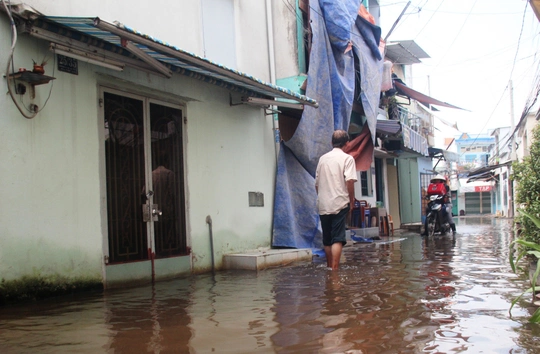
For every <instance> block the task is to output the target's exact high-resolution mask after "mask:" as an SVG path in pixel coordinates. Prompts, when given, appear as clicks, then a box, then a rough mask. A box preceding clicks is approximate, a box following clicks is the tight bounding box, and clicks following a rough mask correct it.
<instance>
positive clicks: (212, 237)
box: [206, 215, 216, 273]
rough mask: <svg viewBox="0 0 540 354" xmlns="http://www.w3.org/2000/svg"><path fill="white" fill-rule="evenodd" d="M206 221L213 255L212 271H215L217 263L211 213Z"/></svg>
mask: <svg viewBox="0 0 540 354" xmlns="http://www.w3.org/2000/svg"><path fill="white" fill-rule="evenodd" d="M206 223H207V224H208V232H209V236H210V253H211V256H212V273H214V272H215V270H216V268H215V264H214V235H213V234H212V217H211V216H210V215H207V216H206Z"/></svg>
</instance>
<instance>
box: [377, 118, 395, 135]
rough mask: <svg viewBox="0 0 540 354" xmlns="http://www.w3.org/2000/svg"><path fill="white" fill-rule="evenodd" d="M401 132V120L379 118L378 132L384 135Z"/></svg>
mask: <svg viewBox="0 0 540 354" xmlns="http://www.w3.org/2000/svg"><path fill="white" fill-rule="evenodd" d="M400 132H401V122H400V121H399V120H390V119H377V133H378V134H383V135H397V134H398V133H400Z"/></svg>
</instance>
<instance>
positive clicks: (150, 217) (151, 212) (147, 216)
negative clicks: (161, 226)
mask: <svg viewBox="0 0 540 354" xmlns="http://www.w3.org/2000/svg"><path fill="white" fill-rule="evenodd" d="M142 212H143V221H144V222H150V221H159V217H160V216H161V215H162V214H163V212H162V211H161V210H159V209H158V205H157V204H150V203H148V202H146V203H145V204H143V205H142Z"/></svg>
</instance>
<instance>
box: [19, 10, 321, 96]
mask: <svg viewBox="0 0 540 354" xmlns="http://www.w3.org/2000/svg"><path fill="white" fill-rule="evenodd" d="M27 31H29V32H30V34H32V35H34V36H36V37H38V38H41V39H45V40H48V41H50V42H52V43H56V44H60V45H63V46H69V47H73V48H74V50H85V51H87V52H89V53H90V54H96V55H97V54H99V55H102V56H103V57H104V58H113V59H114V60H118V59H121V60H124V63H125V65H127V66H132V67H136V68H139V69H143V70H144V69H145V70H147V71H152V72H155V73H157V74H161V75H162V76H166V77H170V76H171V75H172V73H181V74H183V75H187V76H190V77H193V78H196V79H199V80H203V81H205V82H208V83H211V84H215V85H218V86H220V87H224V88H226V89H229V90H231V91H236V92H240V93H245V94H248V95H251V96H256V97H266V98H271V99H284V100H289V102H290V101H291V100H292V101H293V102H297V103H299V104H305V105H309V106H313V107H317V106H318V104H317V101H316V100H314V99H311V98H309V97H307V96H304V95H300V94H298V93H296V92H293V91H291V90H289V89H286V88H283V87H279V86H276V85H274V84H271V83H267V82H264V81H262V80H260V79H257V78H255V77H253V76H251V75H248V74H246V73H243V72H241V71H238V70H234V69H231V68H228V67H226V66H224V65H221V64H218V63H215V62H212V61H210V60H208V59H206V58H203V57H200V56H198V55H196V54H194V53H190V52H187V51H184V50H182V49H180V48H178V47H175V46H173V45H171V44H169V43H165V42H163V41H160V40H159V39H156V38H153V37H151V36H149V35H146V34H143V33H140V32H138V31H136V30H134V29H132V28H130V27H128V26H126V25H123V24H121V23H118V22H115V23H109V22H106V21H103V20H102V19H100V18H98V17H92V18H89V17H51V16H42V17H39V18H38V19H37V20H34V21H32V22H31V25H30V26H29V28H27ZM66 39H67V40H66ZM171 72H172V73H171ZM276 105H279V102H276Z"/></svg>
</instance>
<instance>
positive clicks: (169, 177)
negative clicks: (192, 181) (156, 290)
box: [149, 102, 187, 258]
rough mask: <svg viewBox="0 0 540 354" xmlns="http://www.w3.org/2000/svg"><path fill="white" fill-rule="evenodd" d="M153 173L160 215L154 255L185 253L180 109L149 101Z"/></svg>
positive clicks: (154, 197)
mask: <svg viewBox="0 0 540 354" xmlns="http://www.w3.org/2000/svg"><path fill="white" fill-rule="evenodd" d="M149 111H150V135H151V142H152V143H151V154H150V156H151V166H152V174H151V178H149V181H151V182H152V183H151V185H150V186H149V187H150V188H152V191H153V204H154V205H157V206H158V208H159V217H158V218H157V220H154V222H153V226H154V228H153V231H154V240H155V244H154V245H155V256H156V258H166V257H172V256H177V255H182V254H186V253H187V252H186V251H187V247H186V237H185V210H184V205H185V204H184V200H185V198H184V183H183V176H184V167H183V166H184V162H183V148H182V147H183V143H182V121H183V118H182V111H181V109H179V108H177V107H176V108H175V107H170V106H166V105H164V104H162V103H157V102H150V108H149Z"/></svg>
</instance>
